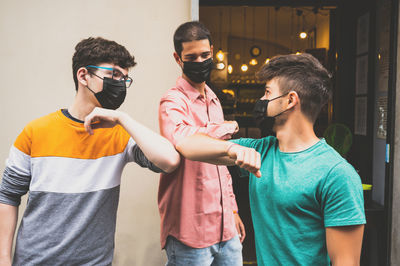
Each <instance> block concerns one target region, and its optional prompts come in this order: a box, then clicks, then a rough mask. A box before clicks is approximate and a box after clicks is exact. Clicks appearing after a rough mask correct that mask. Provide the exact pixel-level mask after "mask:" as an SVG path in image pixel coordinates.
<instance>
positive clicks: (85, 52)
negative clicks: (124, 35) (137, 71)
mask: <svg viewBox="0 0 400 266" xmlns="http://www.w3.org/2000/svg"><path fill="white" fill-rule="evenodd" d="M102 63H109V64H114V65H117V66H119V67H121V68H125V69H129V68H130V67H133V66H135V65H136V62H135V58H134V57H133V56H132V55H131V54H129V52H128V50H127V49H126V48H125V47H124V46H122V45H120V44H118V43H116V42H114V41H109V40H106V39H103V38H101V37H97V38H92V37H90V38H87V39H84V40H82V41H80V42H79V43H78V44H77V45H76V46H75V53H74V56H73V57H72V73H73V77H74V82H75V90H78V79H77V77H76V73H77V72H78V69H79V68H81V67H86V66H88V65H98V64H102Z"/></svg>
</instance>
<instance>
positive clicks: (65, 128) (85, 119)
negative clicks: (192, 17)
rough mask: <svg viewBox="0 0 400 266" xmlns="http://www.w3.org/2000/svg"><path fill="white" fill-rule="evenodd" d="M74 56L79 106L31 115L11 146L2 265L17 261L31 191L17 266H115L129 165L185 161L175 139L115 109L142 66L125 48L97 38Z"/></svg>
mask: <svg viewBox="0 0 400 266" xmlns="http://www.w3.org/2000/svg"><path fill="white" fill-rule="evenodd" d="M72 61H73V66H72V68H73V77H74V81H75V89H76V91H77V93H76V97H75V99H74V101H73V103H72V105H71V106H70V107H69V108H68V109H62V110H59V111H57V112H54V113H51V114H49V115H47V116H44V117H41V118H39V119H37V120H34V121H32V122H30V123H29V124H28V125H27V126H26V127H25V128H24V130H23V131H22V133H21V134H20V135H19V136H18V137H17V140H16V141H15V143H14V145H13V146H12V147H11V150H10V154H9V157H8V160H7V165H6V168H5V171H4V175H3V179H2V183H1V186H0V217H1V218H0V252H1V254H0V265H11V248H12V241H13V237H14V233H15V228H16V223H17V213H18V205H19V204H20V200H21V196H22V195H24V194H26V193H27V192H28V191H29V198H28V203H27V206H26V210H25V213H24V215H23V218H22V221H21V224H20V227H19V230H18V236H17V241H16V247H15V253H14V260H13V263H12V264H13V265H51V266H55V265H111V263H112V259H113V252H114V234H115V223H116V212H117V207H118V200H119V190H120V180H121V173H122V170H123V168H124V166H125V164H126V163H128V162H132V161H134V162H136V163H138V164H139V165H140V166H142V167H147V168H149V169H151V170H152V171H155V172H171V171H173V170H174V169H175V168H176V167H177V166H178V164H179V154H178V153H177V152H176V151H175V149H174V147H173V146H172V145H171V144H170V143H169V141H168V140H166V139H165V138H163V137H161V136H160V135H158V134H156V133H155V132H153V131H151V130H150V129H148V128H146V127H144V126H143V125H141V124H139V123H138V122H136V121H135V120H133V119H132V118H130V117H129V116H128V115H127V114H125V113H123V112H120V111H115V109H117V108H118V107H119V106H120V105H121V104H122V103H123V102H124V99H125V96H126V88H127V87H129V86H130V85H131V83H132V79H131V78H130V77H128V75H127V74H128V70H129V68H131V67H133V66H134V65H135V64H136V63H135V61H134V58H133V57H132V56H131V55H130V54H129V52H128V51H127V50H126V49H125V47H123V46H121V45H119V44H117V43H116V42H113V41H109V40H105V39H103V38H88V39H85V40H83V41H81V42H80V43H78V45H77V46H76V47H75V54H74V56H73V59H72ZM101 107H103V108H101Z"/></svg>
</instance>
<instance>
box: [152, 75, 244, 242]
mask: <svg viewBox="0 0 400 266" xmlns="http://www.w3.org/2000/svg"><path fill="white" fill-rule="evenodd" d="M205 94H206V98H204V97H203V96H202V95H201V94H200V93H199V92H198V91H197V90H196V89H195V88H193V87H192V86H191V85H190V84H189V83H188V82H187V81H186V80H185V79H183V78H182V77H180V78H178V80H177V82H176V87H175V88H172V89H170V90H168V91H167V93H166V94H165V95H164V96H163V97H162V98H161V101H160V108H159V122H160V132H161V135H163V136H164V137H166V138H167V139H169V140H170V141H171V142H172V143H173V144H174V145H176V143H177V142H178V141H179V140H181V139H182V138H184V137H186V136H190V135H192V134H195V133H205V134H208V135H209V136H211V137H214V138H220V139H228V138H230V137H231V135H232V134H233V132H234V130H235V125H233V124H227V123H225V124H224V115H223V112H222V108H221V104H220V102H219V100H218V98H217V96H216V95H215V94H214V92H213V91H212V90H211V89H210V88H209V87H208V86H206V88H205ZM158 207H159V211H160V216H161V247H162V248H164V247H165V243H166V239H167V237H168V236H169V235H170V236H173V237H175V238H176V239H178V240H179V241H181V242H182V243H184V244H185V245H188V246H190V247H193V248H204V247H208V246H211V245H213V244H216V243H219V242H221V241H227V240H229V239H231V238H232V237H234V236H235V235H236V234H237V231H236V227H235V221H234V216H233V215H234V214H233V211H236V210H237V205H236V199H235V195H234V194H233V189H232V179H231V176H230V174H229V172H228V169H227V168H226V166H216V165H213V164H208V163H202V162H195V161H191V160H187V159H185V158H181V164H180V166H179V168H178V169H177V170H175V171H174V172H173V173H170V174H161V178H160V186H159V191H158Z"/></svg>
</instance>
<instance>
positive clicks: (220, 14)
mask: <svg viewBox="0 0 400 266" xmlns="http://www.w3.org/2000/svg"><path fill="white" fill-rule="evenodd" d="M219 47H220V48H219V50H218V52H217V54H216V55H215V56H216V57H217V59H218V61H223V60H224V57H225V56H224V52H223V51H222V48H221V47H222V9H220V10H219ZM224 68H225V65H224Z"/></svg>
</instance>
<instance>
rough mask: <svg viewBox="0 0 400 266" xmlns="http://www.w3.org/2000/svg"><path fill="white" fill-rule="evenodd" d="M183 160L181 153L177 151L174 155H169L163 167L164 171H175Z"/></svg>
mask: <svg viewBox="0 0 400 266" xmlns="http://www.w3.org/2000/svg"><path fill="white" fill-rule="evenodd" d="M180 162H181V157H180V155H179V153H177V152H175V153H174V154H173V155H171V156H169V157H168V159H167V161H166V163H165V166H164V167H163V169H162V170H163V171H164V172H165V173H172V172H173V171H175V169H176V168H178V166H179V164H180Z"/></svg>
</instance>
